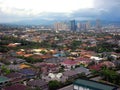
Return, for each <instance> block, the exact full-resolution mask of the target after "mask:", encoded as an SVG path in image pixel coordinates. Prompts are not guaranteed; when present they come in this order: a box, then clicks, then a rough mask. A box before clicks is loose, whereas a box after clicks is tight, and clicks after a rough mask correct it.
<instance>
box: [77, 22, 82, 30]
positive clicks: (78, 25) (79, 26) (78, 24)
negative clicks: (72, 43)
mask: <svg viewBox="0 0 120 90" xmlns="http://www.w3.org/2000/svg"><path fill="white" fill-rule="evenodd" d="M77 30H78V31H80V30H81V23H80V22H78V23H77Z"/></svg>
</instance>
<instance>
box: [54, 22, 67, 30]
mask: <svg viewBox="0 0 120 90" xmlns="http://www.w3.org/2000/svg"><path fill="white" fill-rule="evenodd" d="M54 30H56V31H61V30H69V27H68V25H67V23H65V22H56V23H54Z"/></svg>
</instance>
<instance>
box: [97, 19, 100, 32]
mask: <svg viewBox="0 0 120 90" xmlns="http://www.w3.org/2000/svg"><path fill="white" fill-rule="evenodd" d="M100 29H101V24H100V20H96V30H100Z"/></svg>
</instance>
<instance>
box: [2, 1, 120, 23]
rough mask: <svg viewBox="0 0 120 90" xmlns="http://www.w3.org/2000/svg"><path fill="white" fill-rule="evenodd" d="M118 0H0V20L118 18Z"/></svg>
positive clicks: (119, 17) (119, 6) (119, 4)
mask: <svg viewBox="0 0 120 90" xmlns="http://www.w3.org/2000/svg"><path fill="white" fill-rule="evenodd" d="M119 8H120V0H0V22H14V21H20V20H33V19H38V20H39V19H44V20H69V19H77V20H87V19H89V20H91V19H102V20H119V19H120V10H119Z"/></svg>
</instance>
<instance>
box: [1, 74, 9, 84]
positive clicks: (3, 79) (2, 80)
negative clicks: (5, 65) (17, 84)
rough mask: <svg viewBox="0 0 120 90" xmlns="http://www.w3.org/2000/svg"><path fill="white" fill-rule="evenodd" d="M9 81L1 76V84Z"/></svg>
mask: <svg viewBox="0 0 120 90" xmlns="http://www.w3.org/2000/svg"><path fill="white" fill-rule="evenodd" d="M8 80H9V79H8V78H7V77H4V76H0V83H3V82H6V81H8Z"/></svg>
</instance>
